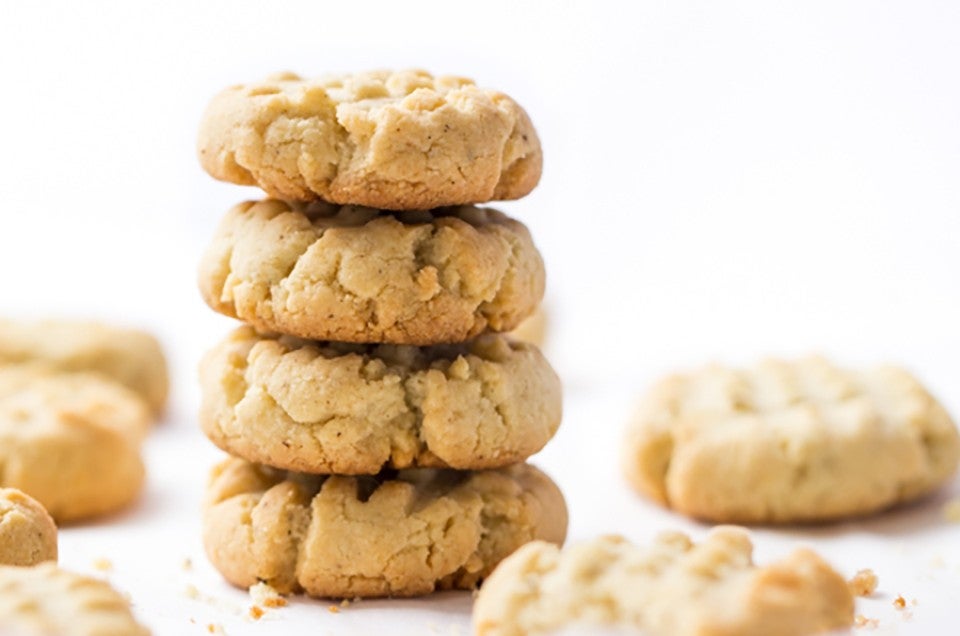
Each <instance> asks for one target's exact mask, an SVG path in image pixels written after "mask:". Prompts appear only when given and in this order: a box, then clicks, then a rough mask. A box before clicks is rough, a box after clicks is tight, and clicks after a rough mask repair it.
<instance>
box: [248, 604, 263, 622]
mask: <svg viewBox="0 0 960 636" xmlns="http://www.w3.org/2000/svg"><path fill="white" fill-rule="evenodd" d="M262 616H263V610H262V609H260V607H259V606H258V605H251V606H250V618H252V619H253V620H255V621H258V620H260V618H261V617H262Z"/></svg>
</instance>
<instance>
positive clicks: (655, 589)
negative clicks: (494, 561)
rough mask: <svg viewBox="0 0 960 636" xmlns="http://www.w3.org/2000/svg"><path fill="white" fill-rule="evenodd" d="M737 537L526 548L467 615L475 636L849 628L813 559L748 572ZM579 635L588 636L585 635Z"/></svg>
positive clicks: (718, 534)
mask: <svg viewBox="0 0 960 636" xmlns="http://www.w3.org/2000/svg"><path fill="white" fill-rule="evenodd" d="M752 554H753V546H752V544H751V543H750V539H749V538H748V536H747V533H746V531H744V530H743V529H741V528H734V527H720V528H715V529H714V530H713V531H712V532H711V533H710V534H709V535H708V536H707V538H706V539H704V540H703V541H702V542H700V543H699V544H694V543H692V542H691V541H690V539H688V538H687V537H686V536H685V535H683V534H681V533H678V532H673V533H664V534H662V535H661V536H660V537H659V538H657V540H656V541H655V542H654V543H653V545H651V546H643V547H641V546H635V545H631V544H630V543H628V542H627V541H626V540H624V539H623V538H620V537H602V538H599V539H595V540H593V541H591V542H588V543H584V544H580V545H576V546H573V547H570V548H567V549H566V550H563V551H561V550H560V549H559V548H558V547H557V546H555V545H551V544H549V543H544V542H540V541H537V542H533V543H529V544H527V545H525V546H524V547H522V548H520V549H519V550H517V551H516V552H515V553H514V554H513V555H512V556H510V557H509V558H507V559H506V560H505V561H503V563H501V564H500V565H499V566H498V567H497V569H496V570H494V572H493V575H491V576H490V578H489V579H488V580H487V581H486V582H485V583H484V584H483V587H482V588H481V589H480V594H479V596H478V597H477V601H476V603H475V605H474V610H473V625H474V634H475V635H476V636H538V635H540V634H544V635H545V634H551V633H554V632H555V631H557V630H558V629H560V628H562V627H564V626H569V625H580V626H582V627H583V628H585V629H587V630H589V628H591V627H592V628H594V629H597V628H599V627H601V626H606V627H618V628H621V629H624V630H625V631H630V632H631V633H633V632H634V631H635V632H636V633H642V634H645V635H646V636H707V635H709V636H807V635H808V634H819V633H822V632H826V631H830V630H835V629H842V628H845V627H850V626H852V625H853V610H854V602H853V597H852V596H851V594H850V591H849V589H847V583H846V581H845V580H844V579H843V577H842V576H840V575H839V574H838V573H837V572H836V571H834V570H833V569H832V568H831V567H830V566H829V565H828V564H827V563H826V562H824V561H823V559H821V558H820V557H819V556H818V555H817V554H816V553H814V552H812V551H811V550H807V549H799V550H796V551H795V552H794V553H793V554H791V555H790V556H788V557H787V558H785V559H783V560H781V561H778V562H775V563H773V564H772V565H769V566H767V567H758V566H756V565H754V563H753V559H752ZM583 633H589V631H584V632H583Z"/></svg>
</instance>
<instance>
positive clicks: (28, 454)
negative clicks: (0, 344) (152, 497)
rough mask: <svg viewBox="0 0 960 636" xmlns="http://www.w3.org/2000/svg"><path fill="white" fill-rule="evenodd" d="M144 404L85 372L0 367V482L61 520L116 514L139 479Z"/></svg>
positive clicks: (136, 490) (146, 422)
mask: <svg viewBox="0 0 960 636" xmlns="http://www.w3.org/2000/svg"><path fill="white" fill-rule="evenodd" d="M149 427H150V412H149V410H148V408H147V406H146V404H145V403H144V402H143V400H141V399H140V398H139V397H137V395H136V394H134V393H133V392H131V391H130V390H129V389H127V388H126V387H124V386H122V385H120V384H118V383H116V382H113V381H112V380H108V379H105V378H103V377H102V376H100V375H95V374H85V373H53V372H47V371H41V370H38V369H35V368H22V367H5V368H0V486H2V487H11V488H17V489H19V490H22V491H24V492H25V493H27V494H28V495H30V496H31V497H33V498H34V499H36V500H37V501H39V502H40V503H41V504H43V506H44V507H45V508H46V509H47V510H48V511H49V512H50V514H51V515H52V516H53V518H54V519H56V520H57V521H59V522H64V521H73V520H77V519H82V518H87V517H92V516H96V515H100V514H104V513H107V512H113V511H115V510H118V509H120V508H122V507H123V506H125V505H126V504H128V503H130V502H131V501H132V500H133V499H134V498H135V497H136V496H137V495H138V494H139V492H140V489H141V487H142V485H143V473H144V469H143V463H142V461H141V459H140V444H141V441H142V440H143V438H144V436H145V435H146V433H147V430H148V429H149Z"/></svg>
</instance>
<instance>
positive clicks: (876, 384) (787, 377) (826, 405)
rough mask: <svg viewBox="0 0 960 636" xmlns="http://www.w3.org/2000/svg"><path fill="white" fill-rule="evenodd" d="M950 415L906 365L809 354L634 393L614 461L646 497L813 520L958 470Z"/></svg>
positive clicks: (928, 485) (705, 515)
mask: <svg viewBox="0 0 960 636" xmlns="http://www.w3.org/2000/svg"><path fill="white" fill-rule="evenodd" d="M958 458H960V438H958V434H957V428H956V426H955V425H954V423H953V421H952V420H951V418H950V416H949V414H948V413H947V412H946V410H945V409H944V408H943V406H941V405H940V403H938V402H937V400H936V399H935V398H934V397H933V396H932V395H931V394H930V393H929V392H928V391H927V390H926V389H925V388H924V387H923V386H922V385H921V384H920V383H919V382H918V381H917V380H916V378H914V377H913V376H912V375H910V373H908V372H907V371H905V370H903V369H901V368H899V367H895V366H878V367H874V368H869V369H862V370H848V369H843V368H840V367H838V366H836V365H834V364H832V363H831V362H829V361H827V360H825V359H823V358H819V357H812V358H806V359H800V360H792V361H791V360H773V359H771V360H766V361H764V362H761V363H760V364H758V365H756V366H754V367H751V368H748V369H731V368H725V367H720V366H710V367H706V368H704V369H701V370H698V371H694V372H691V373H685V374H678V375H674V376H671V377H668V378H666V379H664V380H662V381H660V382H659V383H658V384H656V385H655V386H654V387H653V389H652V390H651V391H650V392H649V393H648V394H647V395H646V397H645V398H644V399H643V401H642V403H641V405H640V407H639V410H638V412H637V415H636V417H635V419H634V421H633V422H632V424H631V425H630V427H629V429H628V432H627V439H626V444H625V455H624V466H625V470H626V473H627V476H628V478H629V481H630V482H631V483H632V484H633V485H634V487H635V488H636V489H637V490H639V491H640V492H642V493H643V494H645V495H647V496H648V497H650V498H652V499H654V500H656V501H658V502H660V503H662V504H664V505H666V506H669V507H671V508H674V509H676V510H677V511H679V512H682V513H684V514H687V515H690V516H693V517H697V518H702V519H708V520H711V521H717V522H728V523H729V522H733V523H791V522H814V521H825V520H832V519H839V518H843V517H850V516H854V515H863V514H868V513H872V512H876V511H879V510H883V509H885V508H888V507H890V506H893V505H895V504H897V503H901V502H906V501H911V500H914V499H917V498H919V497H922V496H923V495H926V494H928V493H930V492H932V491H933V490H934V489H936V488H937V487H938V486H940V485H942V484H943V483H945V482H946V481H947V480H948V479H949V478H950V476H951V475H953V474H954V472H955V471H956V468H957V462H958Z"/></svg>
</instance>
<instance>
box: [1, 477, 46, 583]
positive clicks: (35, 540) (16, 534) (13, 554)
mask: <svg viewBox="0 0 960 636" xmlns="http://www.w3.org/2000/svg"><path fill="white" fill-rule="evenodd" d="M56 560H57V526H56V524H55V523H54V522H53V518H52V517H51V516H50V513H48V512H47V511H46V509H45V508H44V507H43V506H42V505H40V502H38V501H37V500H36V499H34V498H32V497H29V496H28V495H25V494H24V493H23V492H21V491H19V490H17V489H16V488H0V565H19V566H29V565H36V564H38V563H42V562H44V561H56Z"/></svg>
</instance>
